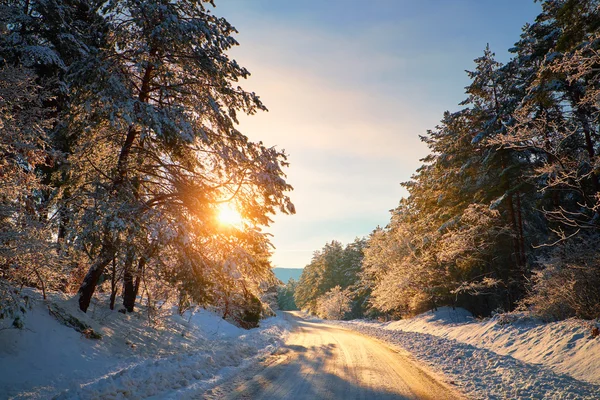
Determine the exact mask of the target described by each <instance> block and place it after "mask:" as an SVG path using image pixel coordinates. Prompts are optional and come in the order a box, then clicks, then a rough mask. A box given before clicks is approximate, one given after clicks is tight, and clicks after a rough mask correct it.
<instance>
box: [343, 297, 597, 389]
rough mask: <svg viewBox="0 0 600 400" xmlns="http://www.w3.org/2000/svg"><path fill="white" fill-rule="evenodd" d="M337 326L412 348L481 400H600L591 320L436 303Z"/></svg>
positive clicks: (421, 357)
mask: <svg viewBox="0 0 600 400" xmlns="http://www.w3.org/2000/svg"><path fill="white" fill-rule="evenodd" d="M341 324H342V325H344V326H346V327H348V328H351V329H354V330H358V331H360V332H362V333H365V334H368V335H370V336H375V337H377V338H379V339H381V340H383V341H386V342H389V343H391V344H394V345H398V346H400V347H402V348H404V349H405V350H407V351H409V352H410V353H412V354H413V355H414V356H415V357H416V358H417V359H418V360H420V361H422V362H425V363H426V364H427V365H428V366H429V367H430V368H432V369H434V370H437V371H438V372H441V373H443V374H444V375H446V376H447V377H448V378H449V379H451V380H452V381H453V383H455V384H456V385H458V386H459V387H460V388H461V390H462V391H463V392H464V393H466V394H467V395H469V396H472V397H474V398H481V399H508V398H511V399H513V398H514V399H523V398H525V399H600V386H599V385H600V363H599V362H598V360H600V337H596V338H593V337H592V336H591V324H592V322H590V321H580V320H574V319H573V320H567V321H561V322H554V323H543V322H541V321H536V320H534V319H532V318H528V317H527V316H526V315H524V314H517V313H513V314H502V315H498V316H496V317H494V318H491V319H487V320H482V321H478V320H474V319H473V318H472V317H471V315H470V314H469V313H468V312H467V311H465V310H462V309H456V310H453V309H451V308H447V307H445V308H441V309H439V310H438V311H436V312H431V311H430V312H427V313H424V314H421V315H419V316H417V317H415V318H411V319H406V320H401V321H394V322H385V323H379V322H373V321H350V322H342V323H341Z"/></svg>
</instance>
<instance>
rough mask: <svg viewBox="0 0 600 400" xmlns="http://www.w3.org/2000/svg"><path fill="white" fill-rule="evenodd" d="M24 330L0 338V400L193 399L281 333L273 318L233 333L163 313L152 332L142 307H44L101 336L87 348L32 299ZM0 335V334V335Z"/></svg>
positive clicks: (199, 317) (217, 321)
mask: <svg viewBox="0 0 600 400" xmlns="http://www.w3.org/2000/svg"><path fill="white" fill-rule="evenodd" d="M30 297H32V298H35V299H36V302H35V304H34V306H33V308H32V310H31V311H29V312H28V313H27V314H26V322H25V329H24V330H16V329H8V330H2V331H0V398H14V399H21V398H28V399H41V398H44V399H45V398H57V399H81V398H89V399H93V398H146V397H152V396H157V397H158V398H193V397H194V394H195V393H197V392H198V391H204V390H206V389H208V388H210V387H211V386H212V385H215V384H217V383H218V382H219V381H220V380H221V379H223V378H225V377H227V376H229V375H231V374H233V373H235V372H236V371H237V370H238V369H239V368H242V367H244V366H245V365H248V364H249V363H251V362H255V361H256V360H258V359H261V358H263V357H266V356H268V355H269V354H272V353H273V352H274V351H275V350H276V349H277V348H278V347H279V346H280V345H281V343H282V341H283V340H284V338H285V336H286V335H287V333H288V331H289V323H288V322H287V321H285V320H284V319H283V318H281V317H273V318H269V319H267V320H264V321H261V324H260V325H261V326H260V328H257V329H253V330H250V331H247V330H243V329H241V328H238V327H236V326H234V325H232V324H230V323H228V322H227V321H225V320H223V319H222V318H221V317H220V316H219V315H217V314H215V313H213V312H211V311H208V310H202V309H201V310H196V311H195V312H187V313H184V315H182V316H180V315H178V314H177V313H176V312H174V310H172V311H171V310H169V312H167V313H165V314H166V315H164V316H163V320H162V324H161V326H160V327H159V328H157V327H156V325H155V324H152V323H150V321H149V319H148V317H147V314H146V312H145V310H144V307H141V308H140V311H138V312H135V313H132V314H121V313H119V312H117V311H116V310H115V311H111V310H109V309H108V307H107V306H106V304H98V303H96V304H95V305H93V306H92V307H90V309H89V310H88V313H87V314H85V313H83V312H81V311H79V309H78V307H77V303H76V300H72V299H71V300H70V299H67V298H66V297H64V296H61V295H59V294H50V296H49V299H48V301H49V302H52V303H54V304H57V305H59V306H60V307H61V308H62V309H64V310H65V311H66V312H68V313H69V314H71V315H73V316H74V317H76V318H77V319H79V320H80V321H82V322H83V323H85V324H87V325H89V326H90V327H92V328H93V329H94V331H96V332H98V333H100V334H101V335H102V339H100V340H91V339H88V338H86V337H85V336H84V335H82V334H81V333H79V332H77V331H75V330H74V329H72V328H70V327H67V326H64V325H61V324H60V323H59V322H58V321H57V320H56V319H55V318H54V317H52V316H51V315H50V313H49V312H48V307H47V304H46V303H45V302H44V301H42V300H41V299H40V296H39V294H38V293H36V292H34V291H32V292H31V294H30ZM0 328H1V327H0Z"/></svg>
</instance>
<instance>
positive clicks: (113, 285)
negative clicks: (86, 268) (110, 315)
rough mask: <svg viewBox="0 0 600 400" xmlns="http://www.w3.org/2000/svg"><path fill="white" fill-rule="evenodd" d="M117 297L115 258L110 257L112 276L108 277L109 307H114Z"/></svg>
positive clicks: (112, 308)
mask: <svg viewBox="0 0 600 400" xmlns="http://www.w3.org/2000/svg"><path fill="white" fill-rule="evenodd" d="M116 298H117V260H116V257H113V259H112V277H111V279H110V306H109V307H110V309H111V310H114V309H115V299H116Z"/></svg>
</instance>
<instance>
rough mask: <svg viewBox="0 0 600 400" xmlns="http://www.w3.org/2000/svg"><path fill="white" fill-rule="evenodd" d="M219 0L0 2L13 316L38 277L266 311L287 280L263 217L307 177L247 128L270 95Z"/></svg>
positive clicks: (0, 96) (42, 283)
mask: <svg viewBox="0 0 600 400" xmlns="http://www.w3.org/2000/svg"><path fill="white" fill-rule="evenodd" d="M212 7H214V4H213V2H212V1H195V0H182V1H177V2H171V1H148V2H146V1H137V0H110V1H94V0H49V1H47V0H44V1H38V0H7V1H2V2H0V131H1V135H0V318H12V319H13V320H14V323H13V325H14V326H17V327H18V326H20V324H21V323H20V322H19V317H20V315H21V314H23V312H25V311H26V310H27V308H28V306H29V304H28V298H27V296H22V294H21V291H20V289H21V288H23V287H34V288H37V289H39V290H41V291H42V292H43V295H44V298H45V297H46V293H47V292H48V291H59V292H63V293H66V294H68V295H72V296H75V297H76V298H77V301H78V304H79V308H80V309H81V310H82V311H84V312H85V311H87V310H88V308H89V307H91V303H93V299H94V294H95V293H98V292H101V293H104V294H106V296H110V303H109V305H108V306H109V307H110V308H111V309H113V308H116V309H119V311H122V312H124V313H126V312H132V311H134V307H135V306H136V302H137V301H140V299H142V300H143V301H144V302H145V304H146V305H147V306H148V307H149V308H148V310H149V312H152V311H153V310H154V311H156V310H158V309H160V307H161V306H162V305H163V304H165V303H167V302H168V303H170V304H176V305H178V307H179V310H180V312H183V311H185V310H186V309H187V308H188V307H190V306H191V305H200V306H203V305H211V306H213V307H215V309H218V310H220V312H221V313H222V315H223V317H224V318H228V319H230V320H233V321H235V322H238V323H240V324H241V325H244V324H245V326H252V325H253V324H254V325H256V323H257V319H258V318H259V317H260V315H261V314H262V313H263V311H264V310H263V304H262V302H261V300H260V298H261V296H262V294H263V292H264V291H265V290H266V289H267V288H268V287H270V286H272V285H273V284H274V283H275V282H276V278H275V277H274V275H273V272H272V270H271V264H270V261H269V257H270V253H271V251H272V248H271V246H270V243H269V237H268V236H267V235H266V234H265V232H264V231H263V228H264V227H266V226H268V225H269V223H270V222H271V216H272V215H273V214H275V213H276V212H281V213H287V214H290V213H294V206H293V204H292V203H291V201H290V199H289V197H288V196H287V192H288V191H290V190H292V187H291V186H290V185H289V184H288V183H287V181H286V176H285V173H284V170H285V168H286V167H287V166H288V162H287V155H286V154H285V153H284V152H283V151H281V150H278V149H277V148H275V147H267V146H266V145H264V144H263V143H262V142H253V141H251V140H250V139H249V138H248V137H247V136H245V135H244V134H243V133H242V132H240V131H239V130H238V128H237V126H238V115H239V114H243V113H245V114H254V113H256V112H262V111H266V110H267V109H266V107H265V105H264V104H263V103H262V102H261V100H260V98H259V97H258V95H256V94H255V93H254V92H250V91H246V90H244V89H243V88H242V87H241V86H239V82H240V81H241V80H244V79H245V78H247V77H248V76H249V74H250V73H249V71H248V70H247V69H246V68H244V67H242V66H240V65H239V64H238V63H237V62H236V61H235V60H233V59H231V58H230V57H229V56H228V54H227V52H228V50H229V49H231V47H233V46H236V45H237V44H238V43H237V42H236V40H235V39H234V35H235V34H236V33H237V31H236V30H235V28H234V27H233V26H232V25H231V24H229V22H227V20H225V19H224V18H220V17H217V16H215V15H213V14H212V12H211V8H212ZM224 210H229V214H231V213H232V212H234V213H237V214H239V221H238V223H235V224H233V223H222V222H223V217H222V215H223V212H227V211H224ZM231 210H234V211H231ZM219 215H221V217H219ZM228 219H229V220H231V217H230V218H228ZM234 219H235V218H234ZM117 299H122V306H121V305H119V304H115V303H116V301H117ZM150 317H151V315H150Z"/></svg>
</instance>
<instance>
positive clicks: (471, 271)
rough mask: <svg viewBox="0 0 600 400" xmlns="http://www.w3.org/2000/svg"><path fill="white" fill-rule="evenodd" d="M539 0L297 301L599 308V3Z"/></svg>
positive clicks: (567, 313) (487, 53) (341, 307)
mask: <svg viewBox="0 0 600 400" xmlns="http://www.w3.org/2000/svg"><path fill="white" fill-rule="evenodd" d="M540 3H541V9H542V12H541V13H540V14H539V15H538V16H537V18H536V19H535V21H534V22H532V23H531V24H527V25H525V26H524V28H523V30H522V34H521V37H520V38H518V41H517V42H516V43H515V45H514V47H513V48H511V49H509V51H510V53H511V54H512V56H511V58H510V60H509V61H508V62H506V63H500V62H498V61H497V60H496V59H495V55H494V53H493V51H492V50H491V49H490V48H489V46H488V47H487V48H485V49H484V50H483V54H482V55H481V57H479V58H477V59H476V60H475V66H474V68H472V69H473V70H472V71H467V74H468V77H469V79H470V84H469V85H468V86H467V87H466V88H465V100H464V101H463V102H461V103H460V107H461V109H460V110H459V111H456V112H446V113H444V115H443V116H442V118H441V121H440V123H439V125H438V126H436V127H435V128H434V129H431V130H429V131H427V132H426V133H425V134H423V135H422V136H421V140H422V141H423V142H424V143H425V144H426V145H427V146H428V148H429V155H428V156H426V157H425V158H423V159H422V160H421V161H422V165H421V167H420V168H419V169H418V170H417V171H416V172H415V173H414V174H413V176H412V178H411V179H410V181H408V182H405V183H403V184H402V185H403V187H404V188H405V189H406V190H407V192H408V196H407V197H406V198H402V199H401V200H400V201H399V204H398V206H397V207H396V208H395V209H394V210H392V212H391V218H390V221H389V223H388V224H387V225H386V226H385V227H377V228H376V229H375V230H374V231H373V232H372V233H371V234H370V235H369V236H368V237H367V238H365V239H357V240H356V241H355V242H354V243H352V244H349V245H347V246H346V247H344V245H343V244H341V243H339V242H337V241H332V242H330V243H327V244H326V245H325V246H324V247H323V248H322V249H321V250H319V251H316V252H315V253H314V256H313V258H312V260H311V262H310V263H309V264H308V265H307V266H306V268H305V269H304V272H303V274H302V276H301V278H300V281H299V282H292V283H291V284H288V287H286V288H284V289H282V291H283V292H285V291H287V292H289V291H291V290H293V291H294V295H293V297H294V300H295V306H297V307H299V308H301V309H305V310H308V311H310V312H312V313H315V314H318V315H320V316H322V317H325V318H338V319H340V318H353V317H357V316H371V317H380V316H381V317H386V318H387V317H391V318H402V317H403V316H409V315H414V314H418V313H420V312H423V311H426V310H429V309H435V308H436V307H438V306H443V305H450V306H461V307H464V308H466V309H468V310H469V311H471V312H472V313H474V314H475V315H480V316H487V315H490V314H491V313H494V312H508V311H512V310H515V309H527V310H531V311H532V312H533V313H534V314H536V315H538V316H540V317H542V318H544V319H546V320H557V319H565V318H568V317H574V316H575V317H580V318H586V319H593V318H598V317H600V245H599V243H600V214H599V213H600V181H599V175H600V161H599V159H598V156H599V155H598V152H599V151H600V132H599V126H600V125H599V111H600V108H599V107H600V53H599V49H600V2H598V1H595V0H545V1H541V2H540ZM515 39H517V38H515ZM288 297H289V296H288ZM332 303H333V304H334V305H332ZM285 306H286V305H284V307H285ZM332 307H333V309H334V310H336V312H334V313H333V314H332V312H331V311H330V309H331V308H332Z"/></svg>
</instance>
